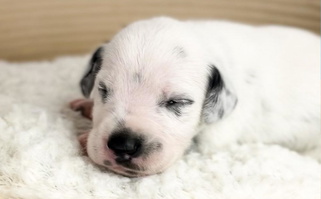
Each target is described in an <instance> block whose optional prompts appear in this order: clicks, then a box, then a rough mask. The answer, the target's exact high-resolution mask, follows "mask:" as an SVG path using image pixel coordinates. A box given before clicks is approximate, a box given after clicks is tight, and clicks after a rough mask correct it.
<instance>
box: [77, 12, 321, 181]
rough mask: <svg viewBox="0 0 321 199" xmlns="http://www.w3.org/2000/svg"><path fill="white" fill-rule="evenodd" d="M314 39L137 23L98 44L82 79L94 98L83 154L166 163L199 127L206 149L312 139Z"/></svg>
mask: <svg viewBox="0 0 321 199" xmlns="http://www.w3.org/2000/svg"><path fill="white" fill-rule="evenodd" d="M319 43H320V39H319V37H317V36H315V35H312V34H310V33H308V32H305V31H301V30H296V29H291V28H284V27H251V26H247V25H240V24H235V23H230V22H215V21H197V22H196V21H186V22H181V21H176V20H173V19H169V18H155V19H151V20H146V21H140V22H137V23H134V24H132V25H130V26H128V27H126V28H125V29H123V30H122V31H121V32H120V33H119V34H117V35H116V36H115V38H114V39H113V40H112V41H111V42H110V43H108V44H104V45H103V46H102V47H101V48H99V50H97V51H96V52H95V54H94V56H93V58H92V60H91V64H90V65H91V67H90V70H89V72H88V73H87V74H86V75H85V77H84V79H83V80H82V89H83V91H84V94H85V95H89V94H91V97H92V98H93V100H94V104H95V105H94V108H93V130H92V131H91V132H90V134H89V137H88V145H87V146H88V155H89V156H90V157H91V159H93V161H95V162H96V163H98V164H100V165H104V166H107V167H108V168H110V169H112V170H114V171H115V172H118V173H121V174H124V175H129V176H137V175H146V174H152V173H157V172H160V171H163V170H164V169H166V168H167V167H169V166H170V165H171V164H172V163H173V162H174V161H175V160H177V159H178V158H179V157H180V156H181V155H182V154H183V152H184V151H185V150H186V149H187V148H188V147H189V145H190V143H191V140H192V139H193V137H195V136H196V135H198V136H197V137H198V139H199V146H200V149H202V150H203V151H204V152H211V151H213V150H216V149H217V148H219V147H224V146H227V145H229V144H231V143H235V142H238V143H243V142H264V143H277V144H283V145H286V146H288V147H290V148H293V149H296V150H305V149H313V148H315V147H317V145H318V140H319V138H320V87H319V75H320V68H319V65H320V60H319V58H320V57H319V54H320V49H319ZM106 143H107V144H106Z"/></svg>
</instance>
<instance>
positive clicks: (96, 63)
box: [80, 47, 103, 98]
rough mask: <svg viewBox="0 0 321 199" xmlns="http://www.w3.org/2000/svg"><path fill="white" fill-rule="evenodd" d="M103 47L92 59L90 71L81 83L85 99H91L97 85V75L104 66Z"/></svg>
mask: <svg viewBox="0 0 321 199" xmlns="http://www.w3.org/2000/svg"><path fill="white" fill-rule="evenodd" d="M102 53H103V47H100V48H98V49H97V50H96V51H95V53H94V54H93V56H92V57H91V59H90V62H89V66H88V70H87V72H86V73H85V75H84V77H83V78H82V79H81V81H80V86H81V91H82V93H83V95H84V96H85V97H87V98H88V97H89V95H90V93H91V91H92V89H93V87H94V83H95V79H96V75H97V73H98V72H99V70H100V69H101V65H102V61H103V59H102Z"/></svg>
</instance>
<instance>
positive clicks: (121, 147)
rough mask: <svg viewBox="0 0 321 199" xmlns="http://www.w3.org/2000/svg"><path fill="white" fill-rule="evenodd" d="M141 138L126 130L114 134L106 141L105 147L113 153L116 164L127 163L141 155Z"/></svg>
mask: <svg viewBox="0 0 321 199" xmlns="http://www.w3.org/2000/svg"><path fill="white" fill-rule="evenodd" d="M142 142H143V140H142V139H141V137H139V136H137V135H135V134H133V133H132V132H130V131H128V130H122V131H117V132H114V133H113V134H112V135H111V136H110V138H109V139H108V141H107V147H108V148H109V149H110V150H112V151H113V153H114V154H115V156H116V162H117V163H123V162H129V161H131V159H132V158H135V157H138V156H139V155H140V154H141V153H142Z"/></svg>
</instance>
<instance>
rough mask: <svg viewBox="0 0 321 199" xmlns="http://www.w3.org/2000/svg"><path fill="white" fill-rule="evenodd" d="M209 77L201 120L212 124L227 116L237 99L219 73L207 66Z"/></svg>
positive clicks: (212, 67) (213, 67)
mask: <svg viewBox="0 0 321 199" xmlns="http://www.w3.org/2000/svg"><path fill="white" fill-rule="evenodd" d="M209 67H210V70H211V71H210V72H211V73H210V76H209V80H208V85H207V89H206V94H205V100H204V104H203V110H202V112H203V114H202V118H203V119H202V120H203V121H205V123H212V122H214V121H217V120H220V119H222V118H223V117H225V115H228V114H229V113H230V112H232V110H233V109H234V108H235V106H236V104H237V98H236V96H235V94H233V93H232V92H231V91H230V89H228V88H227V87H226V85H225V83H224V81H223V78H222V76H221V73H220V71H219V70H218V69H217V68H216V67H215V66H214V65H209Z"/></svg>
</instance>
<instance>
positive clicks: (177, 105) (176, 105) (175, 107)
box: [163, 99, 194, 116]
mask: <svg viewBox="0 0 321 199" xmlns="http://www.w3.org/2000/svg"><path fill="white" fill-rule="evenodd" d="M193 103H194V101H193V100H190V99H169V100H167V101H166V102H163V105H164V107H166V109H168V110H169V111H172V112H173V113H174V114H175V115H176V116H181V114H182V111H181V110H182V108H184V107H185V106H187V105H191V104H193Z"/></svg>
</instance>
